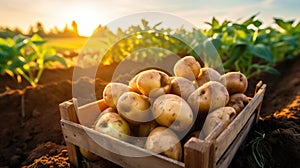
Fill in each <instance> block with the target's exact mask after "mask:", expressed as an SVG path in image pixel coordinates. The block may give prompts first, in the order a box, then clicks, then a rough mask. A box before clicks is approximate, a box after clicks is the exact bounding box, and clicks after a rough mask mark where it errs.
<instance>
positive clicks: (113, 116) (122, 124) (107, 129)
mask: <svg viewBox="0 0 300 168" xmlns="http://www.w3.org/2000/svg"><path fill="white" fill-rule="evenodd" d="M94 129H95V130H96V131H98V132H100V133H104V134H107V135H110V136H112V137H114V138H117V139H120V140H124V141H127V140H128V138H129V135H130V127H129V125H128V123H127V122H126V121H125V120H124V119H123V118H122V117H121V116H120V115H119V114H117V113H106V114H104V115H103V116H101V117H100V118H99V120H98V121H97V122H96V125H95V128H94Z"/></svg>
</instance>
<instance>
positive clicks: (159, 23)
mask: <svg viewBox="0 0 300 168" xmlns="http://www.w3.org/2000/svg"><path fill="white" fill-rule="evenodd" d="M161 24H162V22H158V23H157V24H155V25H154V26H153V27H152V29H156V28H157V27H158V26H159V25H161Z"/></svg>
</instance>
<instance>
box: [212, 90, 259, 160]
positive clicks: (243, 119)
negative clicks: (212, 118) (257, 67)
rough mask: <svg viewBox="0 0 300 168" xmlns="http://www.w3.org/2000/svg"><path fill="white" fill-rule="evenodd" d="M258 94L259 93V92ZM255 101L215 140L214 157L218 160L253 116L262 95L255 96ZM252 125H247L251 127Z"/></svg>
mask: <svg viewBox="0 0 300 168" xmlns="http://www.w3.org/2000/svg"><path fill="white" fill-rule="evenodd" d="M259 92H260V91H259ZM253 99H254V100H255V101H250V102H249V103H248V105H247V106H246V107H245V108H244V109H243V110H242V111H241V113H240V114H239V115H238V116H237V117H236V118H235V119H234V122H231V123H230V124H229V125H228V126H227V128H226V129H225V130H224V131H223V132H222V133H221V134H220V135H219V136H218V138H217V139H216V145H215V147H216V149H215V150H216V151H215V157H216V159H219V158H220V157H221V155H222V154H223V153H224V152H225V150H226V149H227V148H228V146H229V145H230V144H231V143H232V141H233V140H234V139H235V137H236V136H237V135H238V133H239V132H240V130H241V129H242V128H243V127H244V126H245V125H246V123H247V122H248V120H249V118H250V116H251V115H253V114H254V112H255V109H256V108H257V107H258V106H259V105H260V102H261V101H262V100H263V94H256V96H254V98H253ZM251 124H252V123H249V125H251Z"/></svg>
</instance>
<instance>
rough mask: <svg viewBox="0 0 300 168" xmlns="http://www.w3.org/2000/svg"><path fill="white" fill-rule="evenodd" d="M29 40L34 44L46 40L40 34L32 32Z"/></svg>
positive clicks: (39, 43)
mask: <svg viewBox="0 0 300 168" xmlns="http://www.w3.org/2000/svg"><path fill="white" fill-rule="evenodd" d="M31 42H32V43H34V44H36V45H42V44H44V43H45V42H46V40H44V39H43V38H42V37H41V36H39V35H38V34H34V35H33V36H32V37H31Z"/></svg>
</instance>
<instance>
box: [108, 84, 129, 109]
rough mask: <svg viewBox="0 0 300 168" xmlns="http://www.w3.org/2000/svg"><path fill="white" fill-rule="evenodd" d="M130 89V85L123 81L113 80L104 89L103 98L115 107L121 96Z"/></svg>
mask: <svg viewBox="0 0 300 168" xmlns="http://www.w3.org/2000/svg"><path fill="white" fill-rule="evenodd" d="M128 91H129V86H127V85H125V84H123V83H117V82H111V83H109V84H107V85H106V86H105V88H104V90H103V99H104V101H105V104H107V105H108V106H110V107H113V108H115V107H116V105H117V102H118V100H119V98H120V96H121V95H122V94H123V93H125V92H128Z"/></svg>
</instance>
